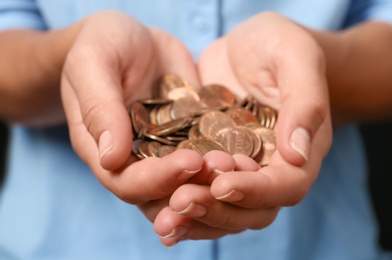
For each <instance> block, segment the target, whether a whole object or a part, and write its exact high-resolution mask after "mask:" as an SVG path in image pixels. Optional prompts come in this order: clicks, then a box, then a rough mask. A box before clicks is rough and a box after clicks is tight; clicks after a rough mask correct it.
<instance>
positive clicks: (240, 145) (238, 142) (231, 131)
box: [214, 127, 253, 157]
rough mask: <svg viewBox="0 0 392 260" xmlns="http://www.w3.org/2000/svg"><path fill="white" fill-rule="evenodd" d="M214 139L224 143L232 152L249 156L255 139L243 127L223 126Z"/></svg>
mask: <svg viewBox="0 0 392 260" xmlns="http://www.w3.org/2000/svg"><path fill="white" fill-rule="evenodd" d="M214 140H216V141H217V142H218V143H220V144H222V145H223V147H225V149H226V150H227V151H228V152H229V153H230V154H237V153H241V154H245V155H247V156H249V157H250V156H251V155H252V152H253V141H252V139H251V137H250V136H249V135H248V133H247V132H246V131H245V130H244V129H243V128H238V127H225V128H222V129H221V130H220V131H219V132H218V133H217V135H216V136H215V139H214Z"/></svg>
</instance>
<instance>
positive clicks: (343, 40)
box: [311, 22, 392, 123]
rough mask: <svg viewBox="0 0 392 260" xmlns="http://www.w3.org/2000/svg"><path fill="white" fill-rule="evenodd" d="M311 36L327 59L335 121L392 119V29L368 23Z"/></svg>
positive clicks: (314, 32)
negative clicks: (340, 30)
mask: <svg viewBox="0 0 392 260" xmlns="http://www.w3.org/2000/svg"><path fill="white" fill-rule="evenodd" d="M311 33H312V35H313V36H314V37H315V39H316V40H317V41H318V42H319V44H320V45H321V47H322V49H323V50H324V53H325V56H326V61H327V70H326V73H327V80H328V85H329V92H330V100H331V110H332V116H333V121H334V122H336V123H347V122H366V121H373V120H381V119H389V118H392V26H391V25H388V24H385V23H381V22H368V23H363V24H361V25H358V26H356V27H353V28H351V29H347V30H345V31H342V32H338V33H332V32H331V33H326V32H316V31H311Z"/></svg>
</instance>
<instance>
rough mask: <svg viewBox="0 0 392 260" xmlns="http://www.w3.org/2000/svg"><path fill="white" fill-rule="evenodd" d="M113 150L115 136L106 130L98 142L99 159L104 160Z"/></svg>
mask: <svg viewBox="0 0 392 260" xmlns="http://www.w3.org/2000/svg"><path fill="white" fill-rule="evenodd" d="M112 148H113V136H112V133H110V131H108V130H106V131H105V132H103V133H102V134H101V136H100V137H99V141H98V150H99V158H102V157H103V156H105V154H107V152H108V151H110V150H111V149H112Z"/></svg>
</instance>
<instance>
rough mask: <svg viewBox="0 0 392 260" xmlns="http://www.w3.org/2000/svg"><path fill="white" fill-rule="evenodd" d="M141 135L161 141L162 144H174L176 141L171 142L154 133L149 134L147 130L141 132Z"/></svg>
mask: <svg viewBox="0 0 392 260" xmlns="http://www.w3.org/2000/svg"><path fill="white" fill-rule="evenodd" d="M143 136H145V137H147V138H149V139H151V140H154V141H158V142H160V143H162V144H167V145H176V143H175V142H173V141H170V140H167V139H165V138H162V137H160V136H155V135H152V134H149V133H147V132H144V133H143Z"/></svg>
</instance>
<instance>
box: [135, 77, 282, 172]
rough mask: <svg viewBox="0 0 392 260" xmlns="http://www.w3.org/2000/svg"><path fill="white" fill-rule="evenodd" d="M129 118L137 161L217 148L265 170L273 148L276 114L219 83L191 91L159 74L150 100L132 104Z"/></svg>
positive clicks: (186, 84) (179, 81)
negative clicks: (179, 152)
mask: <svg viewBox="0 0 392 260" xmlns="http://www.w3.org/2000/svg"><path fill="white" fill-rule="evenodd" d="M129 114H130V117H131V122H132V126H133V131H134V135H133V136H134V141H133V144H134V145H133V153H134V154H136V155H137V156H138V157H139V158H140V159H143V158H147V157H163V156H165V155H167V154H170V153H172V152H173V151H175V150H177V149H191V150H194V151H196V152H198V153H200V154H201V155H204V154H205V153H207V152H209V151H211V150H221V151H224V152H227V153H229V154H237V153H241V154H245V155H247V156H249V157H251V158H253V159H254V160H255V161H257V162H258V163H259V164H260V165H261V166H265V165H268V162H269V159H270V157H271V154H272V153H273V152H274V151H275V149H276V140H275V139H276V137H275V131H274V130H273V128H274V126H275V122H276V119H277V113H276V111H275V110H274V109H272V108H270V107H268V106H264V105H262V104H260V103H258V102H257V101H256V100H255V99H254V98H252V97H250V96H248V97H246V98H244V99H240V98H239V97H237V96H236V95H234V94H233V93H232V92H231V91H230V90H229V89H228V88H226V87H225V86H222V85H219V84H211V85H206V86H202V87H197V86H193V85H191V84H190V83H189V82H188V81H187V80H186V79H184V78H182V77H180V76H178V75H175V74H165V75H163V76H162V77H161V78H160V79H159V81H158V83H157V84H156V86H154V87H153V93H152V98H151V99H143V100H138V101H136V102H134V103H132V104H131V106H130V107H129Z"/></svg>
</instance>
